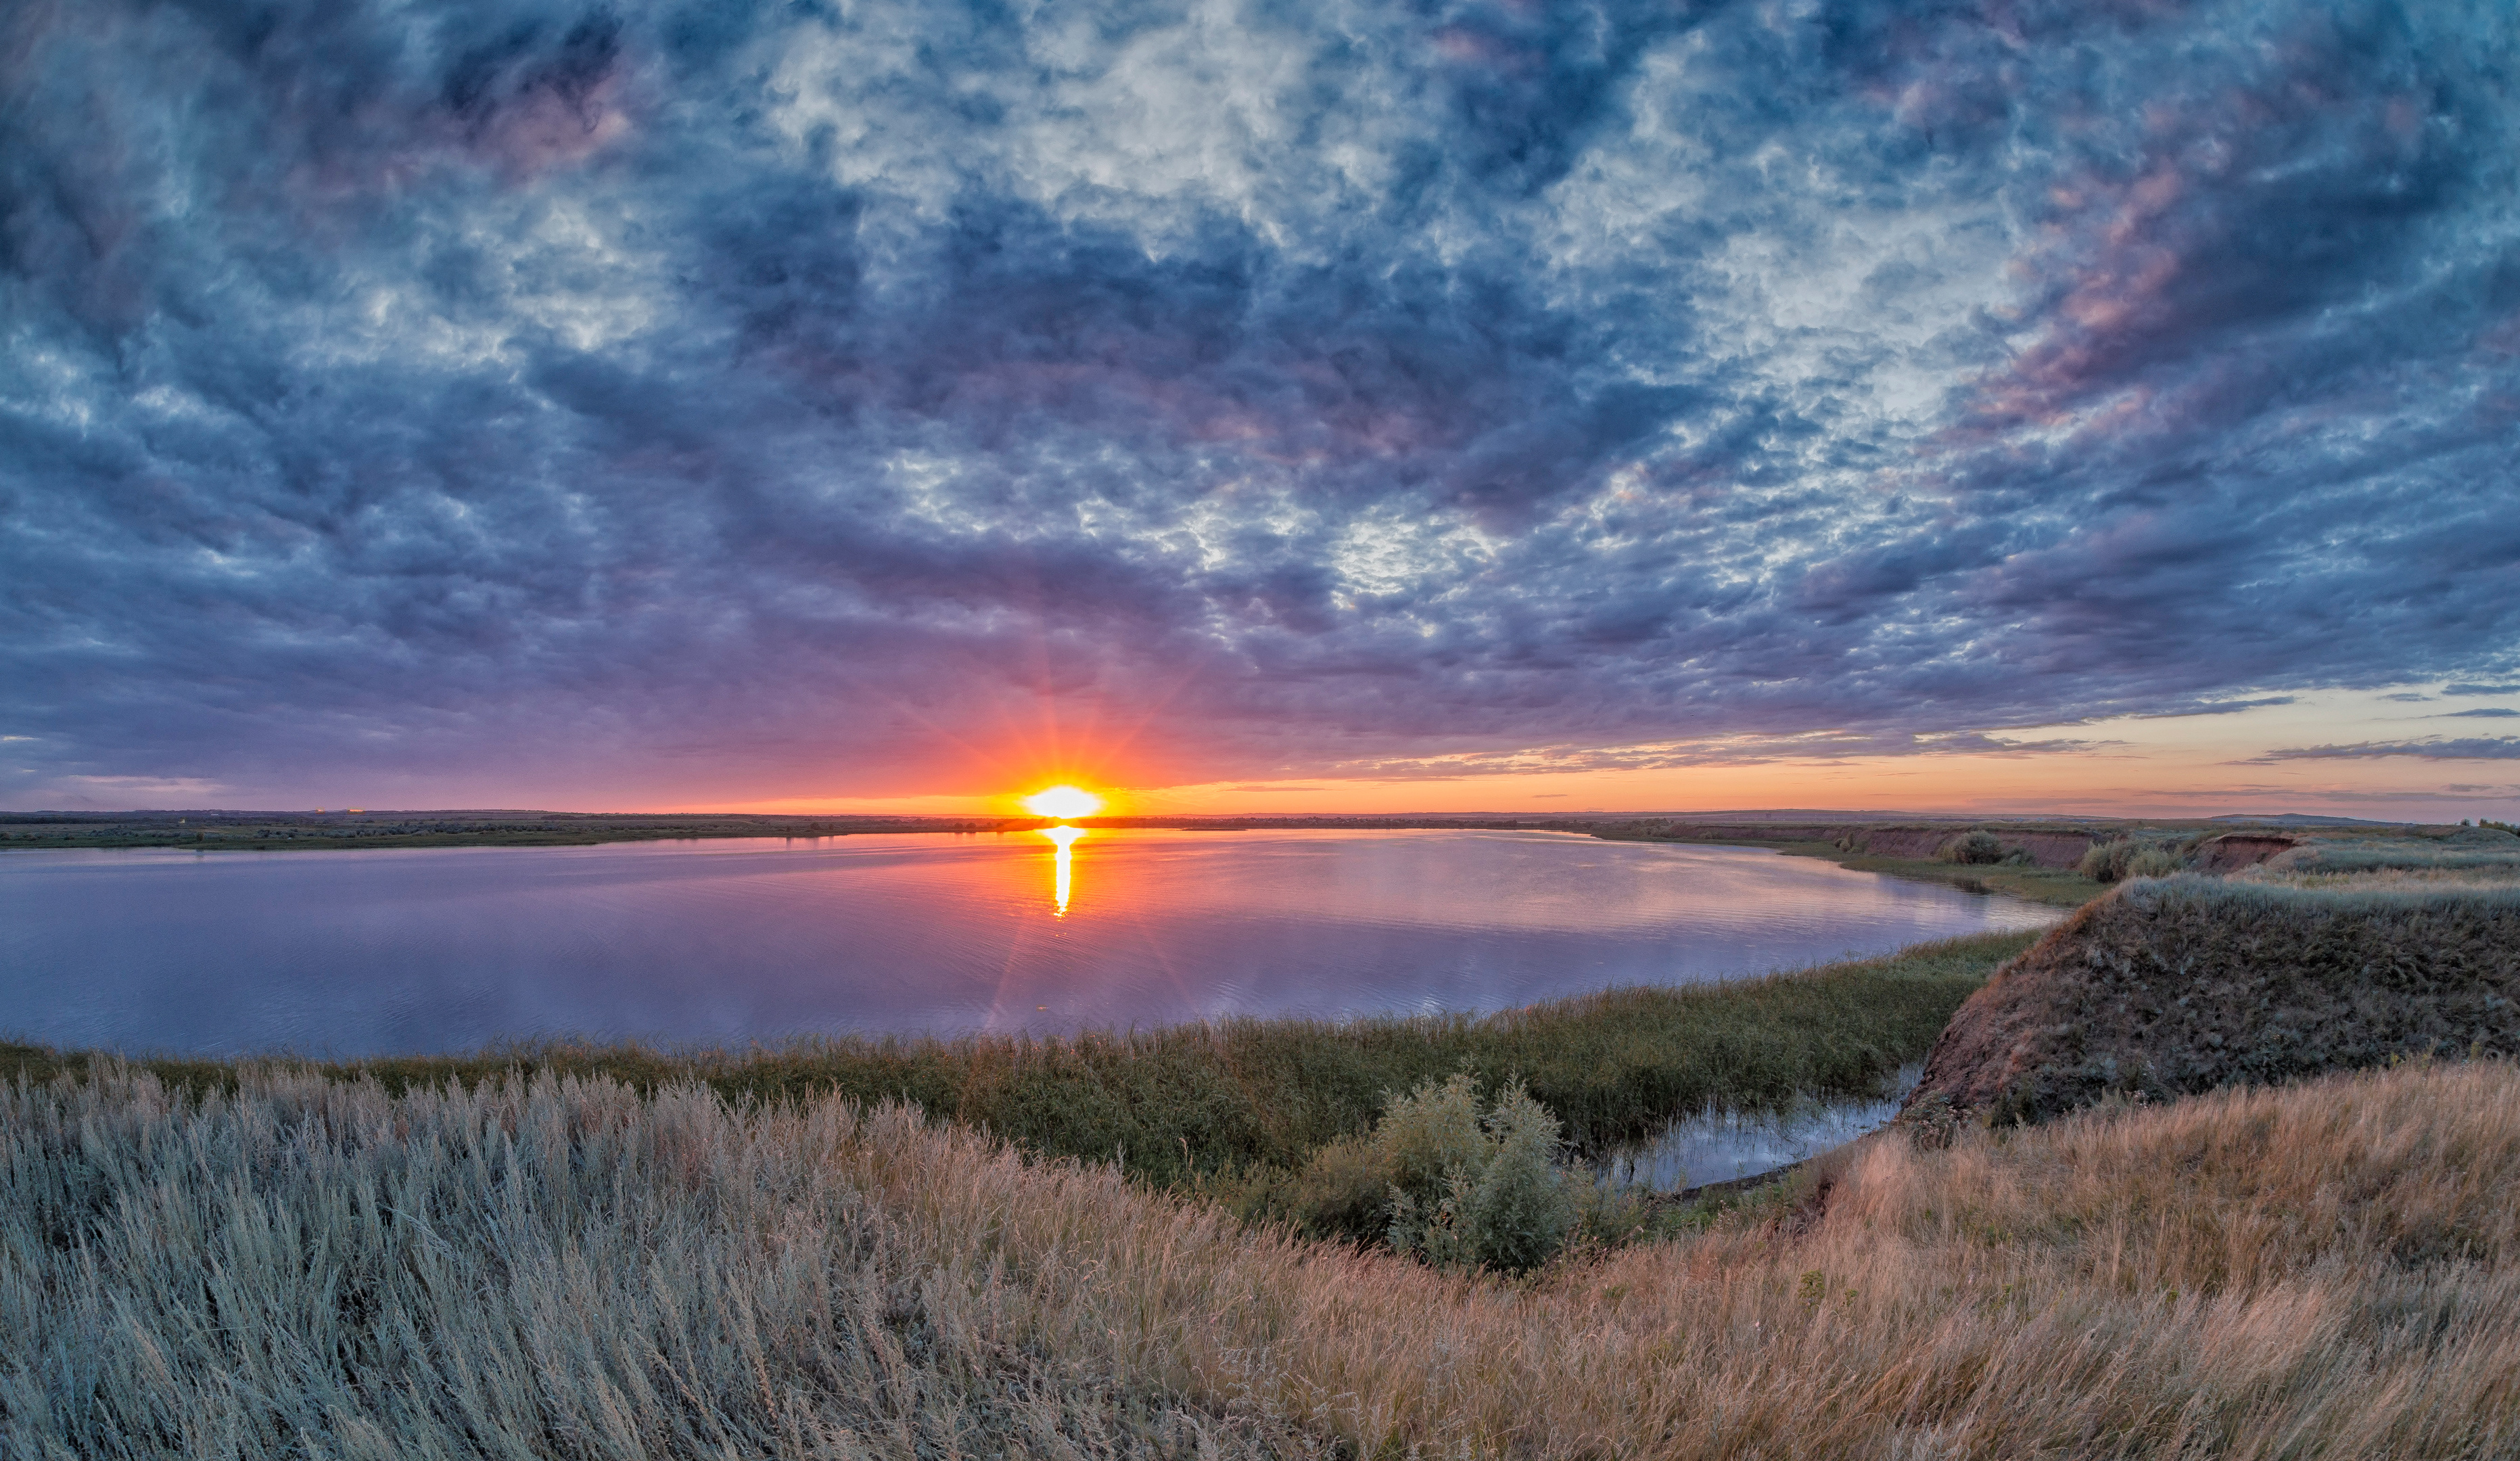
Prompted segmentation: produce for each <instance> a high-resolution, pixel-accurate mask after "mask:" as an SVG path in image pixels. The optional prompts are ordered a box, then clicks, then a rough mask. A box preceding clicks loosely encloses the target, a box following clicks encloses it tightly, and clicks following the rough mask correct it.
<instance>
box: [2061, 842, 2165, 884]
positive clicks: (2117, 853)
mask: <svg viewBox="0 0 2520 1461" xmlns="http://www.w3.org/2000/svg"><path fill="white" fill-rule="evenodd" d="M2189 850H2192V847H2191V846H2189V845H2182V844H2179V843H2173V842H2138V841H2136V840H2135V839H2133V838H2123V837H2122V838H2119V839H2118V840H2116V841H2115V842H2105V843H2093V845H2091V848H2090V850H2088V851H2086V852H2084V853H2083V860H2082V861H2081V862H2079V863H2077V864H2075V868H2074V870H2075V871H2076V872H2079V873H2081V874H2082V875H2083V876H2084V877H2086V878H2089V879H2091V880H2092V881H2093V882H2094V883H2116V882H2121V881H2123V880H2125V879H2128V878H2166V877H2168V876H2170V875H2171V874H2172V873H2175V872H2178V871H2179V870H2180V869H2181V868H2183V867H2185V866H2186V865H2187V857H2186V852H2187V851H2189Z"/></svg>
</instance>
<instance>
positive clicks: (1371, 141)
mask: <svg viewBox="0 0 2520 1461" xmlns="http://www.w3.org/2000/svg"><path fill="white" fill-rule="evenodd" d="M2513 40H2514V22H2513V19H2512V16H2511V13H2510V11H2509V9H2508V7H2507V6H2503V5H2498V4H2489V3H2477V4H2460V3H2456V0H2441V3H2432V4H2425V5H2420V6H2394V5H2367V4H2355V3H2346V4H2342V5H2337V6H2321V7H2303V6H2292V5H2250V4H2220V5H2217V4H2197V5H2176V4H2170V5H2162V4H2132V3H2128V4H2116V3H2095V0H2069V3H2068V0H2056V3H2043V0H2031V3H2027V4H2001V5H1998V4H1988V5H1985V6H1983V7H1979V6H1972V5H1966V4H1960V5H1950V6H1940V7H1931V8H1925V7H1918V6H1914V5H1909V4H1888V3H1844V4H1814V3H1801V4H1797V3H1790V0H1788V3H1781V4H1767V5H1750V4H1731V5H1725V4H1702V5H1691V4H1687V3H1679V4H1675V3H1670V0H1656V3H1651V4H1626V3H1601V4H1593V5H1578V4H1566V5H1548V6H1537V7H1517V6H1504V5H1498V6H1478V5H1470V6H1458V7H1455V6H1446V5H1442V4H1434V5H1424V6H1398V5H1390V6H1378V7H1377V6H1359V5H1352V4H1341V3H1335V0H1325V3H1317V4H1306V3H1302V0H1296V3H1290V4H1275V5H1268V6H1259V5H1253V6H1248V7H1242V8H1238V7H1237V6H1236V5H1234V4H1232V3H1198V4H1194V5H1165V4H1146V5H1130V4H1112V5H1098V6H1066V7H1045V8H1040V9H1038V10H1017V11H1009V10H1003V9H999V8H996V7H974V8H958V7H956V6H953V5H949V4H944V3H933V0H920V3H888V0H864V3H853V4H849V5H845V6H819V5H795V6H788V5H776V6H774V5H769V4H759V5H745V4H742V3H740V0H736V3H728V0H715V3H708V4H682V5H677V4H672V3H656V4H651V5H625V6H620V7H586V6H579V5H551V4H537V3H526V4H521V5H520V4H507V3H502V4H497V5H487V4H462V3H455V4H445V5H436V6H427V7H411V6H386V5H382V4H374V3H357V0H346V3H345V0H327V3H321V4H318V3H312V0H309V3H300V4H291V3H263V4H250V5H248V4H243V3H236V4H222V3H217V0H192V3H150V4H142V3H132V0H80V3H74V4H73V3H67V0H33V3H26V4H21V5H15V6H11V7H8V8H7V10H6V13H5V16H0V329H5V331H6V332H7V342H8V344H7V350H6V353H5V356H0V523H4V524H5V526H0V686H5V689H0V716H5V723H0V731H5V732H6V733H8V734H9V735H10V736H12V737H18V738H23V739H17V740H13V741H12V742H11V743H10V745H9V747H8V752H7V754H6V756H5V757H0V764H5V766H6V767H7V769H6V770H5V771H0V776H5V777H6V778H8V779H7V780H5V781H0V796H9V795H23V796H36V795H37V791H38V790H39V789H44V788H55V787H64V786H69V785H71V784H72V779H74V778H89V779H91V780H92V781H94V782H95V784H99V785H103V784H115V785H134V786H158V785H166V786H190V785H195V784H206V785H219V786H231V787H235V786H247V787H281V786H286V785H289V784H292V783H293V781H302V780H303V779H304V778H306V777H307V776H309V775H311V774H315V773H319V772H326V771H343V772H355V773H363V774H364V773H370V772H378V771H381V770H383V769H386V768H391V769H393V770H394V771H395V772H396V773H397V774H401V775H405V776H409V777H412V778H416V779H417V780H416V781H415V783H414V784H415V785H423V786H425V785H427V784H428V781H429V778H432V777H434V778H439V779H440V781H441V782H442V784H448V785H452V784H456V783H457V782H459V781H462V779H463V778H465V777H468V776H474V777H477V775H478V774H479V773H480V770H481V768H482V767H484V766H489V765H496V766H499V767H503V768H507V769H508V770H510V771H512V772H514V773H515V777H517V778H529V777H532V776H540V777H543V778H545V779H546V781H547V782H548V784H551V785H555V786H560V785H567V786H571V787H577V788H582V789H591V790H593V791H606V790H608V791H611V792H614V793H618V794H620V795H625V796H629V795H639V794H643V793H644V794H652V793H654V792H655V791H657V790H658V789H662V788H667V787H683V788H686V789H688V790H694V791H698V792H716V793H720V794H723V793H732V792H736V791H744V790H756V791H763V792H765V793H766V792H769V791H775V790H839V789H846V790H854V791H864V792H879V791H885V790H913V789H920V788H924V787H930V786H937V785H941V784H942V781H943V780H945V779H951V778H952V777H954V776H957V775H960V774H963V771H964V770H965V768H967V765H968V762H969V755H970V752H971V748H973V747H981V748H982V749H985V744H986V743H987V742H988V741H989V739H990V737H992V736H993V735H996V734H997V733H998V731H997V728H999V727H1003V726H1008V725H1014V724H1030V723H1033V722H1034V721H1037V720H1038V718H1039V715H1038V711H1037V709H1036V708H1035V705H1036V703H1037V701H1038V700H1039V698H1040V697H1042V696H1044V695H1048V696H1052V697H1054V698H1055V699H1056V702H1057V705H1058V706H1059V707H1061V710H1060V713H1061V714H1062V715H1063V716H1065V717H1066V718H1067V720H1068V721H1069V722H1070V723H1071V724H1073V723H1077V722H1091V723H1093V724H1095V725H1097V726H1099V727H1101V731H1100V734H1102V736H1103V738H1104V740H1105V741H1106V742H1108V743H1111V744H1116V743H1117V740H1118V738H1120V737H1121V736H1122V735H1124V734H1134V735H1135V737H1136V739H1135V741H1134V742H1133V743H1131V745H1130V748H1129V749H1128V751H1127V753H1126V754H1125V756H1124V757H1123V759H1125V760H1126V762H1127V764H1128V765H1129V767H1130V768H1131V769H1132V770H1133V771H1134V772H1135V773H1136V774H1138V775H1140V776H1142V777H1144V778H1145V779H1148V780H1165V779H1184V780H1219V779H1225V778H1233V777H1254V776H1267V775H1281V774H1292V775H1304V774H1320V773H1321V772H1323V771H1324V770H1326V769H1328V768H1332V767H1337V766H1356V765H1375V764H1393V763H1400V762H1421V763H1422V762H1424V761H1426V760H1427V758H1430V757H1446V756H1455V757H1463V758H1464V763H1465V764H1468V763H1474V762H1477V761H1479V760H1480V758H1483V757H1485V758H1491V759H1494V760H1496V761H1497V762H1498V763H1500V764H1528V763H1530V761H1531V757H1532V756H1533V755H1535V754H1536V755H1539V756H1541V758H1542V759H1543V760H1547V761H1553V762H1565V763H1584V764H1592V763H1596V762H1598V763H1605V764H1626V763H1630V762H1632V761H1636V760H1638V758H1639V757H1643V759H1644V760H1646V761H1653V762H1656V763H1660V762H1662V761H1671V762H1674V763H1680V762H1687V761H1688V760H1689V759H1690V758H1691V756H1692V755H1711V756H1714V757H1716V758H1719V759H1720V758H1722V757H1723V756H1725V755H1727V754H1731V753H1733V750H1728V748H1731V749H1737V748H1740V747H1744V746H1752V747H1755V746H1759V745H1762V744H1773V745H1774V746H1775V748H1776V753H1778V754H1796V753H1810V746H1811V744H1812V743H1809V742H1807V741H1801V740H1798V739H1797V738H1803V737H1809V736H1811V735H1814V734H1823V735H1824V736H1826V737H1828V738H1834V739H1833V741H1832V744H1860V745H1863V746H1867V747H1890V748H1909V749H1927V750H1930V749H1934V748H1938V747H1940V748H1945V749H1948V748H1950V747H1953V746H1965V745H1973V744H1977V743H1976V742H1975V741H1972V740H1971V739H1970V738H1971V737H1979V738H1983V737H1985V736H1987V735H1988V734H1989V733H1990V732H1993V731H1999V730H2002V729H2003V728H2005V727H2017V726H2024V725H2032V724H2042V723H2054V722H2058V721H2063V720H2070V719H2075V718H2079V717H2088V716H2093V715H2102V714H2113V713H2128V712H2133V713H2179V712H2183V711H2193V710H2196V709H2199V708H2211V707H2212V706H2213V705H2214V704H2215V703H2217V702H2218V701H2226V700H2228V698H2230V697H2231V696H2232V695H2235V694H2239V693H2243V692H2258V693H2262V694H2263V693H2268V692H2283V691H2287V690H2300V689H2304V688H2314V687H2318V686H2333V685H2352V686H2380V685H2388V684H2393V683H2409V682H2414V681H2419V680H2432V681H2437V680H2442V679H2446V678H2451V677H2456V676H2478V675H2483V676H2502V675H2507V674H2508V673H2509V672H2510V671H2511V670H2512V668H2513V664H2512V657H2511V655H2510V652H2509V647H2510V646H2511V645H2512V644H2513V643H2514V642H2515V641H2514V633H2513V631H2514V629H2515V626H2520V569H2515V564H2520V513H2515V512H2514V511H2512V507H2511V504H2512V503H2513V501H2514V500H2515V498H2514V485H2515V483H2514V481H2513V468H2512V465H2511V464H2512V463H2513V461H2514V460H2515V455H2514V451H2513V447H2514V445H2515V441H2514V436H2515V432H2520V255H2514V253H2513V252H2512V243H2511V241H2512V240H2513V239H2514V238H2515V237H2520V229H2515V223H2520V219H2515V216H2514V213H2515V207H2520V187H2515V182H2520V179H2515V178H2514V176H2513V164H2512V160H2513V159H2514V158H2515V157H2520V150H2515V148H2514V145H2513V143H2514V138H2513V136H2512V132H2513V125H2512V123H2513V118H2514V100H2515V99H2514V97H2513V95H2512V92H2511V84H2512V83H2511V82H2510V80H2509V79H2508V78H2509V77H2511V76H2512V75H2514V74H2520V71H2515V68H2514V63H2515V60H2520V58H2515V56H2514V54H2513V51H2514V46H2513ZM1763 738H1765V739H1764V740H1763ZM1693 742H1702V743H1704V744H1705V745H1706V746H1708V747H1709V748H1711V749H1710V750H1709V751H1707V752H1705V753H1690V752H1688V751H1687V750H1686V749H1685V747H1686V744H1687V743H1693ZM1987 744H1990V745H1996V744H2002V745H2006V746H2008V745H2010V744H2011V743H2009V742H2000V741H1991V742H1988V743H1987ZM2426 744H2432V743H2426ZM2456 744H2461V745H2464V744H2468V743H2456ZM2476 744H2479V745H2483V744H2488V743H2476ZM2492 744H2497V745H2498V744H2501V743H2492ZM1627 748H1643V750H1628V749H1627ZM2376 753H2384V752H2381V751H2379V750H2378V749H2376V748H2356V749H2351V750H2343V749H2338V748H2321V749H2319V750H2318V751H2315V752H2304V753H2299V754H2376ZM2397 753H2438V752H2405V751H2400V752H2397ZM2490 754H2500V753H2490ZM851 767H854V768H860V769H859V770H857V771H855V772H844V771H843V770H841V769H840V768H851ZM589 768H596V769H589ZM196 779H203V780H202V781H200V782H198V783H197V781H196ZM512 779H514V778H512ZM13 787H14V788H17V789H18V792H16V793H13V792H12V791H11V788H13ZM39 799H40V798H39Z"/></svg>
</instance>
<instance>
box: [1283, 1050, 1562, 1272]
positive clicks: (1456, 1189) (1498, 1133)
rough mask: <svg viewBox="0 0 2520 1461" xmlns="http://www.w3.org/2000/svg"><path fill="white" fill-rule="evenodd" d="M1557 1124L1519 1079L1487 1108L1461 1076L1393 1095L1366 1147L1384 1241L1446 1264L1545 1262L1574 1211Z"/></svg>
mask: <svg viewBox="0 0 2520 1461" xmlns="http://www.w3.org/2000/svg"><path fill="white" fill-rule="evenodd" d="M1559 1130H1560V1128H1559V1126H1558V1123H1557V1118H1555V1117H1553V1116H1552V1115H1550V1113H1549V1108H1547V1107H1545V1106H1543V1105H1541V1104H1540V1103H1539V1102H1537V1101H1535V1100H1533V1099H1531V1093H1530V1092H1529V1091H1527V1090H1525V1089H1523V1086H1522V1082H1520V1081H1518V1080H1517V1081H1512V1082H1509V1083H1508V1085H1507V1086H1506V1088H1505V1091H1504V1093H1503V1094H1502V1095H1500V1096H1498V1097H1497V1101H1496V1105H1495V1106H1494V1107H1493V1108H1491V1109H1490V1110H1489V1111H1488V1113H1487V1114H1486V1115H1485V1116H1481V1115H1480V1114H1479V1107H1478V1085H1477V1083H1476V1082H1475V1081H1473V1080H1472V1079H1471V1078H1470V1077H1469V1076H1467V1075H1454V1076H1450V1077H1448V1078H1446V1079H1444V1080H1442V1081H1433V1080H1430V1081H1427V1082H1426V1083H1425V1084H1423V1085H1420V1086H1418V1088H1417V1089H1416V1090H1414V1091H1411V1092H1409V1093H1408V1094H1407V1095H1405V1096H1398V1097H1395V1098H1393V1100H1392V1102H1391V1107H1390V1110H1389V1111H1388V1113H1387V1114H1385V1115H1384V1117H1383V1119H1382V1120H1381V1121H1380V1122H1379V1123H1377V1124H1376V1125H1375V1127H1374V1129H1373V1137H1372V1138H1371V1139H1370V1140H1369V1141H1368V1142H1367V1143H1366V1147H1365V1166H1366V1169H1367V1170H1368V1171H1373V1170H1375V1169H1377V1168H1378V1170H1379V1172H1380V1173H1381V1175H1382V1177H1383V1180H1384V1181H1385V1182H1386V1183H1387V1184H1388V1190H1389V1193H1390V1197H1389V1200H1388V1212H1389V1222H1388V1225H1387V1226H1386V1228H1385V1230H1384V1240H1385V1241H1386V1242H1388V1243H1389V1244H1390V1245H1391V1247H1392V1248H1394V1249H1396V1250H1398V1251H1399V1252H1401V1253H1407V1254H1415V1255H1417V1256H1418V1257H1420V1258H1423V1259H1425V1260H1426V1261H1427V1262H1429V1263H1433V1264H1435V1265H1437V1266H1439V1267H1445V1268H1468V1267H1486V1268H1494V1269H1498V1270H1500V1271H1502V1272H1507V1273H1521V1272H1525V1271H1528V1270H1530V1269H1533V1268H1537V1267H1539V1266H1540V1265H1541V1264H1543V1263H1546V1262H1548V1261H1549V1260H1550V1258H1552V1257H1553V1256H1555V1255H1556V1253H1557V1251H1558V1250H1559V1249H1561V1248H1563V1247H1565V1246H1566V1239H1567V1236H1568V1234H1569V1233H1570V1232H1572V1231H1573V1229H1574V1227H1575V1223H1576V1216H1577V1213H1576V1203H1575V1198H1574V1194H1573V1193H1572V1192H1570V1191H1569V1190H1568V1181H1567V1173H1566V1172H1565V1171H1564V1170H1563V1169H1561V1168H1560V1167H1559V1166H1558V1164H1557V1156H1558V1147H1559V1142H1558V1136H1559ZM1332 1185H1333V1183H1332V1182H1331V1180H1329V1179H1328V1178H1326V1179H1325V1181H1324V1182H1323V1184H1322V1187H1323V1188H1324V1189H1325V1190H1327V1189H1328V1188H1329V1187H1330V1186H1332Z"/></svg>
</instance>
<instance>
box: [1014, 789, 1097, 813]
mask: <svg viewBox="0 0 2520 1461" xmlns="http://www.w3.org/2000/svg"><path fill="white" fill-rule="evenodd" d="M1024 805H1025V806H1026V807H1028V808H1030V810H1031V811H1032V814H1033V815H1035V816H1037V817H1090V816H1092V815H1094V814H1095V813H1096V812H1098V811H1101V810H1102V798H1100V797H1097V796H1095V795H1094V794H1093V793H1092V792H1087V791H1080V790H1078V789H1077V788H1075V787H1052V788H1051V789H1050V790H1049V791H1046V792H1035V793H1033V794H1032V795H1031V796H1029V797H1026V798H1025V799H1024Z"/></svg>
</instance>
